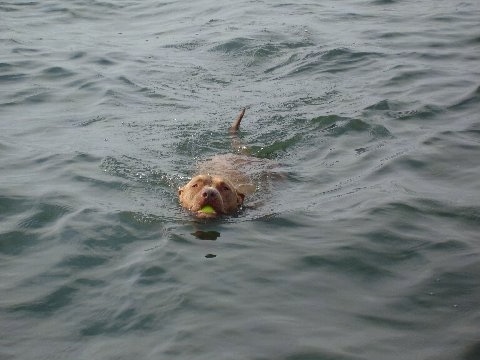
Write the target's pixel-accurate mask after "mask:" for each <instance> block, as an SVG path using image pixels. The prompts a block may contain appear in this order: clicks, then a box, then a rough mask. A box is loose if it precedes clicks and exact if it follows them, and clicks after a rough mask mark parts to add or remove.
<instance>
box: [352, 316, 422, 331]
mask: <svg viewBox="0 0 480 360" xmlns="http://www.w3.org/2000/svg"><path fill="white" fill-rule="evenodd" d="M357 318H358V319H360V320H362V321H365V322H367V323H370V324H371V325H373V326H375V327H381V328H388V329H392V330H411V331H421V330H425V328H428V327H429V326H427V325H426V324H422V323H421V322H419V321H415V320H408V319H404V318H394V317H389V316H381V315H371V314H368V315H367V314H359V315H357Z"/></svg>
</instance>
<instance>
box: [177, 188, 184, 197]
mask: <svg viewBox="0 0 480 360" xmlns="http://www.w3.org/2000/svg"><path fill="white" fill-rule="evenodd" d="M182 192H183V187H181V188H178V196H180V195H182Z"/></svg>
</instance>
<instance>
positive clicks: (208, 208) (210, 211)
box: [199, 205, 216, 214]
mask: <svg viewBox="0 0 480 360" xmlns="http://www.w3.org/2000/svg"><path fill="white" fill-rule="evenodd" d="M199 211H200V212H203V213H205V214H215V212H216V211H215V209H214V208H213V207H212V206H211V205H205V206H204V207H202V208H201V209H200V210H199Z"/></svg>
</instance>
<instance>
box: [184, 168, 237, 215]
mask: <svg viewBox="0 0 480 360" xmlns="http://www.w3.org/2000/svg"><path fill="white" fill-rule="evenodd" d="M178 196H179V200H180V204H181V205H182V206H183V207H184V208H186V209H187V210H190V211H191V212H193V213H194V214H195V216H197V217H199V218H212V217H216V216H218V215H228V214H233V213H235V212H236V211H237V210H238V208H239V207H240V206H241V205H242V204H243V199H244V198H245V195H244V194H242V193H240V192H239V191H237V189H236V188H235V187H234V185H233V184H232V183H231V182H230V181H228V180H227V179H225V178H223V177H221V176H210V175H197V176H195V177H193V178H192V179H191V180H190V181H189V182H188V183H187V184H186V185H185V186H183V187H181V188H180V189H178ZM207 205H208V206H209V207H211V208H213V211H208V212H206V211H202V209H203V208H204V207H205V206H207Z"/></svg>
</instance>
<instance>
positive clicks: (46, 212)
mask: <svg viewBox="0 0 480 360" xmlns="http://www.w3.org/2000/svg"><path fill="white" fill-rule="evenodd" d="M32 211H33V212H35V214H34V215H31V216H28V217H27V218H25V219H23V220H22V221H20V222H19V224H18V226H19V227H20V228H23V229H40V228H43V227H46V226H49V225H50V224H52V223H54V222H56V221H58V220H59V219H61V218H62V217H63V216H65V215H66V214H68V213H70V212H71V211H72V208H71V207H70V206H69V205H60V204H49V203H40V204H38V205H35V206H34V207H33V209H32Z"/></svg>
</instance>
